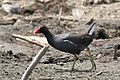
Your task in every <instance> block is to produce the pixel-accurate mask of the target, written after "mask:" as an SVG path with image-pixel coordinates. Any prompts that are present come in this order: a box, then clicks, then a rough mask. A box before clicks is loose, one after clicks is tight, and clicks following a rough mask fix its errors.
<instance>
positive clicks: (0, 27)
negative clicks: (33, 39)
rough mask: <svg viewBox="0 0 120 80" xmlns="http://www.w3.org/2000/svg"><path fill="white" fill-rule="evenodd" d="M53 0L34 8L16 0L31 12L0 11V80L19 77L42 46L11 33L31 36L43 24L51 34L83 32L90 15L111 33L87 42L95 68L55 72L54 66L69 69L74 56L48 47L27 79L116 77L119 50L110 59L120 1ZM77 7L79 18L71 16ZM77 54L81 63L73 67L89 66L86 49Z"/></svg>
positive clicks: (119, 36)
mask: <svg viewBox="0 0 120 80" xmlns="http://www.w3.org/2000/svg"><path fill="white" fill-rule="evenodd" d="M28 1H29V3H28ZM52 1H53V2H49V3H46V4H45V5H43V4H42V3H40V4H39V5H38V6H37V7H35V5H32V4H33V1H32V0H16V1H15V3H16V4H19V5H23V6H24V7H28V8H30V7H31V9H33V13H32V14H30V13H29V12H26V13H25V12H24V14H20V15H19V14H18V15H16V14H7V13H5V12H4V11H1V12H0V18H1V19H0V80H20V79H21V77H22V75H23V73H24V71H25V70H26V69H27V67H28V66H29V64H30V63H31V61H32V60H33V58H34V56H35V55H36V54H37V52H38V51H39V50H40V49H41V47H39V46H36V45H33V44H30V43H27V42H22V41H20V40H17V39H15V38H14V37H12V34H20V35H29V36H33V34H32V32H34V30H35V29H37V28H38V26H39V25H42V24H45V25H47V27H48V28H49V29H50V31H51V32H52V33H54V34H61V33H67V32H78V33H84V32H85V31H87V30H88V26H86V27H84V26H85V23H86V22H87V21H88V20H89V19H90V18H92V17H93V18H94V19H95V20H96V23H97V26H96V27H97V28H98V29H104V30H105V31H106V32H107V34H108V35H109V36H110V38H108V39H94V41H93V42H92V43H91V44H90V45H89V47H90V49H91V51H92V55H93V58H94V61H95V63H96V66H97V69H96V71H94V72H93V71H92V72H73V73H70V72H64V71H61V72H58V71H57V69H62V68H71V64H72V61H70V60H73V55H71V54H69V53H64V52H61V51H58V50H56V49H54V48H52V47H50V48H49V50H48V51H47V52H46V54H45V56H44V57H43V58H42V59H41V61H40V62H39V63H38V65H37V66H36V67H35V69H34V70H33V72H32V73H31V75H30V77H29V80H119V79H120V61H119V60H120V55H119V54H120V50H118V51H117V56H118V60H113V55H114V52H115V51H114V45H116V44H120V2H115V3H111V4H98V5H94V4H93V5H88V6H82V5H80V4H78V2H76V0H75V1H73V2H72V1H71V0H67V1H66V2H59V1H62V0H58V2H57V1H56V0H52ZM63 1H64V0H63ZM23 3H24V4H23ZM26 4H28V5H26ZM61 5H62V11H63V12H62V14H61V15H62V16H63V18H62V19H61V21H60V22H59V20H58V17H57V16H56V15H58V14H59V10H60V7H61ZM76 8H77V9H79V10H80V16H79V18H78V16H77V17H75V16H74V17H75V18H74V19H73V18H70V17H71V16H72V10H73V9H76ZM51 15H52V16H51ZM66 16H68V18H66ZM37 36H39V35H37ZM40 36H43V35H40ZM79 57H80V58H82V60H83V62H79V61H77V64H76V65H75V68H76V69H78V70H82V69H89V68H90V67H91V64H90V61H89V59H88V56H87V52H86V51H85V50H84V51H82V52H81V54H80V55H79Z"/></svg>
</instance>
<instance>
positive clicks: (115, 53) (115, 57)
mask: <svg viewBox="0 0 120 80" xmlns="http://www.w3.org/2000/svg"><path fill="white" fill-rule="evenodd" d="M114 50H115V52H114V57H113V59H115V60H117V45H115V47H114Z"/></svg>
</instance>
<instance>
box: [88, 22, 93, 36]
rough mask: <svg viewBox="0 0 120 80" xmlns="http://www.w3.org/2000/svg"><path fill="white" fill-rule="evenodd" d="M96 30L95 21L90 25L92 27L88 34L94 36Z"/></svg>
mask: <svg viewBox="0 0 120 80" xmlns="http://www.w3.org/2000/svg"><path fill="white" fill-rule="evenodd" d="M94 32H95V21H94V22H93V23H92V24H91V25H90V29H89V30H88V35H90V36H92V35H93V34H94Z"/></svg>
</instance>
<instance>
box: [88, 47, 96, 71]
mask: <svg viewBox="0 0 120 80" xmlns="http://www.w3.org/2000/svg"><path fill="white" fill-rule="evenodd" d="M87 51H88V56H89V58H90V61H91V64H92V68H91V69H90V71H91V70H93V69H94V70H96V64H95V62H94V61H93V59H92V55H91V51H90V48H89V47H87Z"/></svg>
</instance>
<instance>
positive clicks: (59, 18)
mask: <svg viewBox="0 0 120 80" xmlns="http://www.w3.org/2000/svg"><path fill="white" fill-rule="evenodd" d="M61 14H62V7H61V8H60V11H59V15H58V20H59V21H60V20H61Z"/></svg>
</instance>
